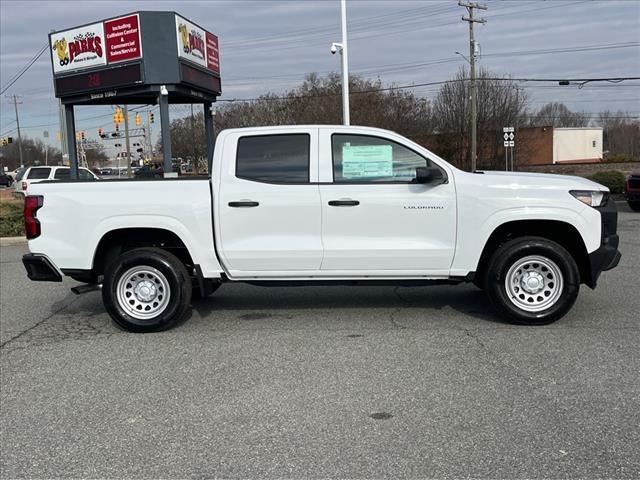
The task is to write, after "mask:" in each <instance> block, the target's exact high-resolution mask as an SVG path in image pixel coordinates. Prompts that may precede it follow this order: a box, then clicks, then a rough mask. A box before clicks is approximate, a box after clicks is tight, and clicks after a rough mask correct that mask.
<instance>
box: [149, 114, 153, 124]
mask: <svg viewBox="0 0 640 480" xmlns="http://www.w3.org/2000/svg"><path fill="white" fill-rule="evenodd" d="M149 122H151V123H153V122H154V118H153V113H150V114H149Z"/></svg>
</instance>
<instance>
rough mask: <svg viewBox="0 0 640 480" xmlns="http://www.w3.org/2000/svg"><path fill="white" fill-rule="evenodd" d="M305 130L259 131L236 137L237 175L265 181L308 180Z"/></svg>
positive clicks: (307, 136)
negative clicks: (255, 133) (271, 132)
mask: <svg viewBox="0 0 640 480" xmlns="http://www.w3.org/2000/svg"><path fill="white" fill-rule="evenodd" d="M309 143H310V137H309V135H308V134H306V133H303V134H292V135H260V136H252V137H242V138H240V139H239V140H238V153H237V157H236V177H238V178H243V179H246V180H253V181H256V182H266V183H308V182H309Z"/></svg>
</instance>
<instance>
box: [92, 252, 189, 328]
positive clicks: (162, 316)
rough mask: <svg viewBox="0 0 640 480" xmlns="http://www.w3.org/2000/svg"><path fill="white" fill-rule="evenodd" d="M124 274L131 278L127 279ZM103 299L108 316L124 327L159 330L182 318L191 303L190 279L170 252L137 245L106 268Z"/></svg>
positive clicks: (172, 324)
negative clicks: (137, 246)
mask: <svg viewBox="0 0 640 480" xmlns="http://www.w3.org/2000/svg"><path fill="white" fill-rule="evenodd" d="M136 271H137V272H138V273H136ZM127 272H132V273H133V275H132V273H129V274H127ZM125 275H127V276H128V277H130V280H131V281H128V282H127V281H126V278H125V277H124V276H125ZM121 280H122V283H120V281H121ZM136 289H138V290H136ZM119 291H120V293H121V294H120V299H121V300H119V296H118V292H119ZM138 295H146V297H142V296H140V297H139V296H138ZM102 301H103V303H104V306H105V308H106V310H107V312H109V315H110V316H111V318H112V319H113V320H114V321H115V322H116V323H117V324H118V325H120V326H121V327H122V328H124V329H125V330H128V331H130V332H137V333H146V332H159V331H162V330H167V329H169V328H172V327H175V326H176V325H178V324H180V323H181V322H182V321H183V319H184V317H185V313H186V311H187V309H188V308H189V304H190V303H191V279H190V277H189V273H188V272H187V269H186V267H185V266H184V264H183V263H182V262H181V261H180V260H178V259H177V258H176V257H175V256H174V255H172V254H171V253H169V252H167V251H165V250H162V249H160V248H137V249H135V250H130V251H128V252H126V253H124V254H122V255H121V256H120V257H118V258H117V259H116V260H115V261H113V262H111V264H110V265H109V266H108V267H107V270H106V271H105V274H104V283H103V285H102ZM127 303H131V306H129V305H128V304H127ZM145 309H148V310H149V311H148V312H147V311H145ZM154 310H157V313H156V312H154ZM141 316H146V317H145V318H140V317H141Z"/></svg>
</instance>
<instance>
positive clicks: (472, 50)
mask: <svg viewBox="0 0 640 480" xmlns="http://www.w3.org/2000/svg"><path fill="white" fill-rule="evenodd" d="M458 5H459V6H461V7H466V9H467V11H468V12H469V16H468V17H462V20H464V21H465V22H469V63H470V64H471V71H470V79H471V88H470V90H471V99H470V100H471V119H470V122H471V171H472V172H475V171H476V158H477V132H476V117H477V116H478V103H477V91H476V53H477V49H476V41H475V38H474V36H473V24H474V23H483V24H484V23H487V21H486V20H485V19H484V18H474V16H473V10H474V9H475V8H477V9H479V10H486V9H487V6H486V5H480V4H479V3H475V2H463V1H459V2H458Z"/></svg>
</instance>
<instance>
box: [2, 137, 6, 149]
mask: <svg viewBox="0 0 640 480" xmlns="http://www.w3.org/2000/svg"><path fill="white" fill-rule="evenodd" d="M6 144H7V139H6V138H3V139H2V146H3V147H4V146H5V145H6Z"/></svg>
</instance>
